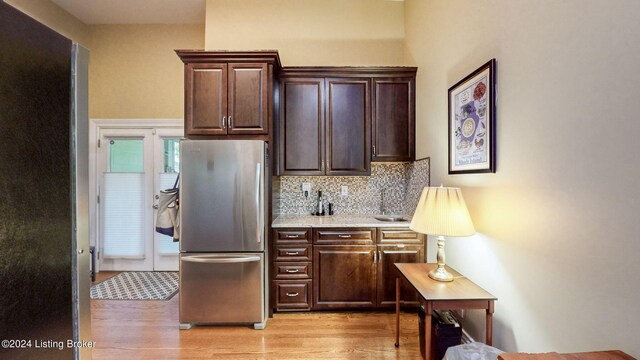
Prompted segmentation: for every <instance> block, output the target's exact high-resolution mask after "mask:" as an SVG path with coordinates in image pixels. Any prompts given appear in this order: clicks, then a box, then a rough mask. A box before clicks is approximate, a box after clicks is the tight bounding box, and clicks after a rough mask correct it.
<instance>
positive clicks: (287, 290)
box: [274, 280, 311, 310]
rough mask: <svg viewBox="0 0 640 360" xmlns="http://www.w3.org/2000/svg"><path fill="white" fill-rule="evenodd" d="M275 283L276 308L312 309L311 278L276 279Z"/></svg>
mask: <svg viewBox="0 0 640 360" xmlns="http://www.w3.org/2000/svg"><path fill="white" fill-rule="evenodd" d="M274 284H275V289H276V309H278V310H310V309H311V280H275V281H274Z"/></svg>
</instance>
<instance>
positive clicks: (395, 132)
mask: <svg viewBox="0 0 640 360" xmlns="http://www.w3.org/2000/svg"><path fill="white" fill-rule="evenodd" d="M414 91H415V78H374V79H373V121H372V124H373V126H372V128H373V129H372V130H373V134H372V137H373V158H372V159H373V161H412V160H415V144H414V142H415V105H414V100H415V95H414Z"/></svg>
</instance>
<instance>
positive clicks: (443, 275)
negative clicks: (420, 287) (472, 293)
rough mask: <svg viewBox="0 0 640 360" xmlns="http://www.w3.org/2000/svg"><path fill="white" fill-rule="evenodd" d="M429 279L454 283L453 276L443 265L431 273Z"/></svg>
mask: <svg viewBox="0 0 640 360" xmlns="http://www.w3.org/2000/svg"><path fill="white" fill-rule="evenodd" d="M429 277H430V278H432V279H433V280H437V281H447V282H448V281H453V275H451V273H450V272H448V271H447V270H446V269H445V268H444V266H443V265H438V267H437V268H435V269H433V270H431V271H429Z"/></svg>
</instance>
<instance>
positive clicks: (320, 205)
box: [316, 191, 324, 216]
mask: <svg viewBox="0 0 640 360" xmlns="http://www.w3.org/2000/svg"><path fill="white" fill-rule="evenodd" d="M316 215H318V216H324V204H323V203H322V191H318V212H317V213H316Z"/></svg>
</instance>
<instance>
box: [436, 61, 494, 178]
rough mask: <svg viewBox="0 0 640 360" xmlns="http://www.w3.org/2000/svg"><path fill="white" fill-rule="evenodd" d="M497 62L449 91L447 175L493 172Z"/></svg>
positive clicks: (463, 80)
mask: <svg viewBox="0 0 640 360" xmlns="http://www.w3.org/2000/svg"><path fill="white" fill-rule="evenodd" d="M495 68H496V59H491V60H489V61H488V62H487V63H486V64H484V65H482V66H481V67H479V68H478V69H476V70H475V71H473V72H472V73H471V74H469V75H468V76H466V77H465V78H464V79H462V80H460V81H458V82H457V83H456V84H455V85H453V86H452V87H450V88H449V92H448V94H449V101H448V103H449V174H473V173H495V172H496V136H495V134H496V106H495V103H496V96H495V94H496V81H495V79H496V75H495Z"/></svg>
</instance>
